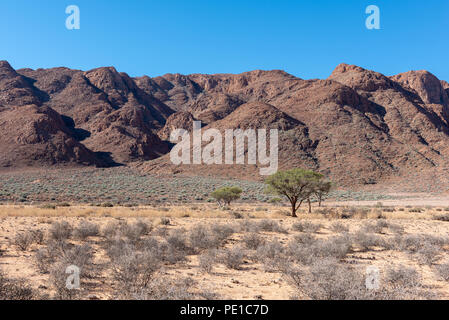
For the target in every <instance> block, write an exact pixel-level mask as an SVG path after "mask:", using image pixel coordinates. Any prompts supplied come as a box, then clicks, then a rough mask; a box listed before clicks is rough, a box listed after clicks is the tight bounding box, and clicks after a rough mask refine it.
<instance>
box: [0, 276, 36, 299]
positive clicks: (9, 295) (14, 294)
mask: <svg viewBox="0 0 449 320" xmlns="http://www.w3.org/2000/svg"><path fill="white" fill-rule="evenodd" d="M35 298H36V293H35V292H34V291H33V289H32V288H31V287H30V286H28V285H27V284H26V283H25V281H23V280H11V279H8V278H6V277H5V275H4V274H3V273H2V272H0V300H33V299H35Z"/></svg>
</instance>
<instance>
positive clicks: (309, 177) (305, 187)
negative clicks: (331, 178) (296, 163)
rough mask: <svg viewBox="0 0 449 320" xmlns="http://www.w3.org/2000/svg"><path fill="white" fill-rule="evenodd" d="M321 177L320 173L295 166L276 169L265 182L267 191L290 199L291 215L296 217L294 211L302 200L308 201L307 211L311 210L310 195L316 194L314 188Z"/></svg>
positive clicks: (318, 183)
mask: <svg viewBox="0 0 449 320" xmlns="http://www.w3.org/2000/svg"><path fill="white" fill-rule="evenodd" d="M323 177H324V176H323V175H322V174H321V173H317V172H314V171H311V170H304V169H299V168H296V169H290V170H285V171H278V172H276V173H275V174H273V175H271V176H269V177H268V178H267V179H266V180H265V183H266V184H267V191H268V192H270V193H274V194H277V195H280V196H284V197H286V198H287V199H288V200H289V201H290V204H291V207H292V217H297V215H296V211H297V210H298V208H299V207H300V206H301V204H302V203H303V202H304V200H307V201H308V203H309V213H310V212H312V207H311V204H310V197H311V196H312V195H313V194H316V188H317V186H318V185H320V181H321V180H322V179H323Z"/></svg>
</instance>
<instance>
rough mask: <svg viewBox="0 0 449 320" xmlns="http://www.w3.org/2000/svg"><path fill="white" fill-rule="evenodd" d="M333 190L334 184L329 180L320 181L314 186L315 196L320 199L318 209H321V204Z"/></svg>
mask: <svg viewBox="0 0 449 320" xmlns="http://www.w3.org/2000/svg"><path fill="white" fill-rule="evenodd" d="M331 189H332V182H330V181H329V180H322V179H320V180H318V182H317V183H316V184H315V186H314V192H313V194H314V195H315V197H316V198H317V199H318V207H321V202H322V201H323V198H324V197H326V196H327V195H328V194H329V192H330V191H331Z"/></svg>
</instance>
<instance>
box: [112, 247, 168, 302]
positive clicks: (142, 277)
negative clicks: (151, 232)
mask: <svg viewBox="0 0 449 320" xmlns="http://www.w3.org/2000/svg"><path fill="white" fill-rule="evenodd" d="M111 265H112V272H113V276H114V280H115V281H117V283H118V285H119V287H120V291H119V292H118V295H119V296H120V297H123V298H128V297H131V296H132V295H133V294H135V293H136V292H139V291H140V290H143V289H145V288H146V287H147V286H148V284H149V282H150V280H151V279H152V278H153V275H154V273H155V272H156V271H157V270H158V269H159V268H160V265H161V259H160V257H159V256H158V255H157V253H156V252H153V251H147V250H145V251H143V252H138V251H135V250H133V248H132V247H127V249H126V250H124V251H123V252H121V254H115V255H114V256H113V260H112V261H111Z"/></svg>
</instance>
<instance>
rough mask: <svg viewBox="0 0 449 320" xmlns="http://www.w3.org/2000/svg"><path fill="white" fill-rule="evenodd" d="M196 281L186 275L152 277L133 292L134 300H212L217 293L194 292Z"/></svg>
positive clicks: (215, 297)
mask: <svg viewBox="0 0 449 320" xmlns="http://www.w3.org/2000/svg"><path fill="white" fill-rule="evenodd" d="M195 285H196V281H194V280H193V279H192V278H190V277H187V278H183V279H170V278H168V277H160V278H154V279H152V280H151V281H150V282H149V283H148V285H147V286H146V287H145V288H144V289H141V290H139V291H138V292H136V293H134V294H133V296H132V298H133V299H136V300H199V299H201V300H203V299H206V300H213V299H217V295H216V294H215V293H212V292H207V291H202V292H195V291H194V290H193V288H195Z"/></svg>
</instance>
